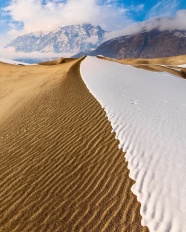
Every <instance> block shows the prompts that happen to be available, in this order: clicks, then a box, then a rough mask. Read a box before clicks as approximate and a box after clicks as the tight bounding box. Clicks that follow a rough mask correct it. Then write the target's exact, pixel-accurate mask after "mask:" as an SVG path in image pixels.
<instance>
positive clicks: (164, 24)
mask: <svg viewBox="0 0 186 232" xmlns="http://www.w3.org/2000/svg"><path fill="white" fill-rule="evenodd" d="M185 19H186V10H179V11H177V12H176V15H175V16H174V17H161V18H152V19H149V20H146V21H144V22H140V23H133V24H132V25H130V26H128V27H126V28H124V29H123V30H116V31H112V32H110V33H107V35H106V40H108V39H112V38H116V37H119V36H124V35H132V34H135V33H138V32H140V31H143V30H146V31H150V30H152V29H155V28H157V29H159V30H160V31H164V30H186V20H185Z"/></svg>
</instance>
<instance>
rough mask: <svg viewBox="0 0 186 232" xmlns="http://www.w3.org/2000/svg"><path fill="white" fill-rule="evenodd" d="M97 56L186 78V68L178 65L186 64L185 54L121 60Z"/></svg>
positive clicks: (101, 57)
mask: <svg viewBox="0 0 186 232" xmlns="http://www.w3.org/2000/svg"><path fill="white" fill-rule="evenodd" d="M97 57H98V58H99V59H105V60H108V61H112V62H117V63H120V64H126V65H132V66H134V67H136V68H141V69H145V70H149V71H154V72H168V73H171V74H173V75H176V76H179V77H182V78H186V69H185V68H184V67H179V66H180V65H182V64H186V55H182V56H172V57H163V58H149V59H144V58H143V59H142V58H138V59H135V58H131V59H123V60H115V59H111V58H108V57H103V56H97Z"/></svg>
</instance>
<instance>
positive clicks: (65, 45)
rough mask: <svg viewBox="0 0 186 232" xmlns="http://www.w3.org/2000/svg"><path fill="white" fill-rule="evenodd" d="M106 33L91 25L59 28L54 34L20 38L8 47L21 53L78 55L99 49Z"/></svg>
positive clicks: (38, 34)
mask: <svg viewBox="0 0 186 232" xmlns="http://www.w3.org/2000/svg"><path fill="white" fill-rule="evenodd" d="M104 35H105V31H104V30H103V29H102V28H101V27H100V26H96V27H95V26H92V25H91V24H84V25H82V26H81V25H71V26H65V27H59V28H57V29H56V30H54V31H52V32H36V33H29V34H25V35H22V36H18V37H17V38H16V39H15V40H13V41H12V42H11V43H9V44H7V45H6V47H14V48H15V50H16V51H17V52H18V51H21V52H34V51H39V52H54V53H78V52H81V51H85V50H93V49H95V48H97V47H98V46H99V45H100V44H101V43H102V42H103V40H104Z"/></svg>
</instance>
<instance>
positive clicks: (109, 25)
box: [0, 0, 186, 45]
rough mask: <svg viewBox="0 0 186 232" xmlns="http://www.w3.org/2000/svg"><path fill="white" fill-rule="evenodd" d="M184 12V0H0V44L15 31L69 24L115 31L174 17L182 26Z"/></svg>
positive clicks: (23, 31)
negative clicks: (157, 19) (100, 27)
mask: <svg viewBox="0 0 186 232" xmlns="http://www.w3.org/2000/svg"><path fill="white" fill-rule="evenodd" d="M184 16H186V1H185V0H160V1H155V0H145V1H142V0H133V1H129V0H126V1H125V0H0V45H1V44H2V43H5V42H6V41H7V40H11V39H13V38H14V37H16V36H17V35H19V34H24V33H28V32H31V31H39V30H51V29H53V28H55V27H58V26H65V25H70V24H82V23H92V24H94V25H95V24H99V25H100V26H102V27H103V29H105V30H109V31H112V30H113V31H118V30H124V29H125V28H128V27H130V26H132V27H133V25H136V23H137V24H138V23H142V24H140V25H143V26H144V23H145V22H148V20H149V19H152V18H163V17H167V18H172V19H173V18H174V17H175V18H176V19H175V20H174V22H173V21H171V22H172V24H174V25H175V27H176V26H177V25H178V24H179V21H180V24H181V26H182V27H181V28H183V27H185V29H186V25H185V24H186V23H185V24H184V25H183V22H181V21H184V20H185V18H184ZM182 19H183V20H182ZM185 21H186V20H185ZM166 23H167V21H166ZM167 24H168V23H167ZM178 27H179V25H178Z"/></svg>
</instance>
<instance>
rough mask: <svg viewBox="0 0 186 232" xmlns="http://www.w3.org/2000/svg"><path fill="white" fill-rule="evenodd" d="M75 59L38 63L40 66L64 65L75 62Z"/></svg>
mask: <svg viewBox="0 0 186 232" xmlns="http://www.w3.org/2000/svg"><path fill="white" fill-rule="evenodd" d="M75 60H77V58H62V57H61V58H59V59H57V60H52V61H46V62H41V63H39V64H40V65H58V64H64V63H68V62H71V61H75Z"/></svg>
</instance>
